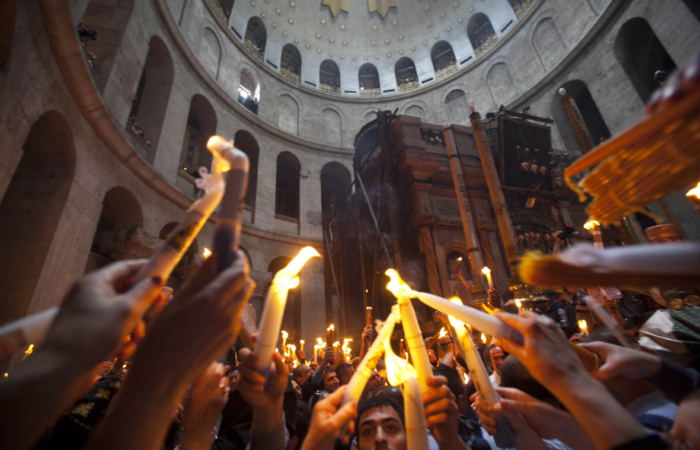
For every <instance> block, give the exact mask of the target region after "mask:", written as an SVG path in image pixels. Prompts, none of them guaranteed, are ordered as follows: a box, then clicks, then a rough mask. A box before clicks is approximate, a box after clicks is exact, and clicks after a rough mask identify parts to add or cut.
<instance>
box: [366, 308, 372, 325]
mask: <svg viewBox="0 0 700 450" xmlns="http://www.w3.org/2000/svg"><path fill="white" fill-rule="evenodd" d="M365 326H368V327H369V326H372V307H371V306H368V307H367V308H366V309H365Z"/></svg>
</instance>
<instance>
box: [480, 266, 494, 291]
mask: <svg viewBox="0 0 700 450" xmlns="http://www.w3.org/2000/svg"><path fill="white" fill-rule="evenodd" d="M481 273H483V274H484V275H486V281H488V283H489V289H492V290H493V280H492V279H491V269H489V268H488V267H486V266H484V268H483V269H481Z"/></svg>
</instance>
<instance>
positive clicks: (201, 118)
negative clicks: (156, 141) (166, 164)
mask: <svg viewBox="0 0 700 450" xmlns="http://www.w3.org/2000/svg"><path fill="white" fill-rule="evenodd" d="M215 134H216V112H215V111H214V107H213V106H211V103H210V102H209V100H207V99H206V97H204V96H203V95H200V94H195V95H194V96H193V97H192V100H191V101H190V111H189V114H188V115H187V126H186V127H185V136H184V138H183V141H182V152H181V154H180V171H182V172H184V173H185V174H187V175H188V176H190V177H197V176H198V175H199V174H198V173H197V170H198V169H199V168H200V167H206V168H207V169H209V168H210V166H211V160H212V155H211V153H209V150H207V141H208V140H209V138H210V137H212V136H213V135H215Z"/></svg>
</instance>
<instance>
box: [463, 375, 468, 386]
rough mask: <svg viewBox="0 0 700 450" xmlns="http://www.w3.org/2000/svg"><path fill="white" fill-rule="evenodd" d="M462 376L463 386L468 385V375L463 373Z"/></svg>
mask: <svg viewBox="0 0 700 450" xmlns="http://www.w3.org/2000/svg"><path fill="white" fill-rule="evenodd" d="M463 375H464V384H469V374H468V373H467V372H464V373H463Z"/></svg>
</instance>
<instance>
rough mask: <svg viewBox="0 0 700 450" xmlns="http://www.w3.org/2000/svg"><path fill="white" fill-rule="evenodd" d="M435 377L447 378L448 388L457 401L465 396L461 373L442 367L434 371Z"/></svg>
mask: <svg viewBox="0 0 700 450" xmlns="http://www.w3.org/2000/svg"><path fill="white" fill-rule="evenodd" d="M433 372H434V375H435V376H442V377H445V378H447V387H448V388H450V391H452V393H453V394H454V396H455V401H456V400H457V399H458V398H459V396H460V395H461V396H464V380H463V379H462V378H461V377H460V376H459V373H457V371H456V370H455V369H453V368H452V367H449V366H444V365H442V366H440V367H438V368H437V369H435V370H434V371H433Z"/></svg>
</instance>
